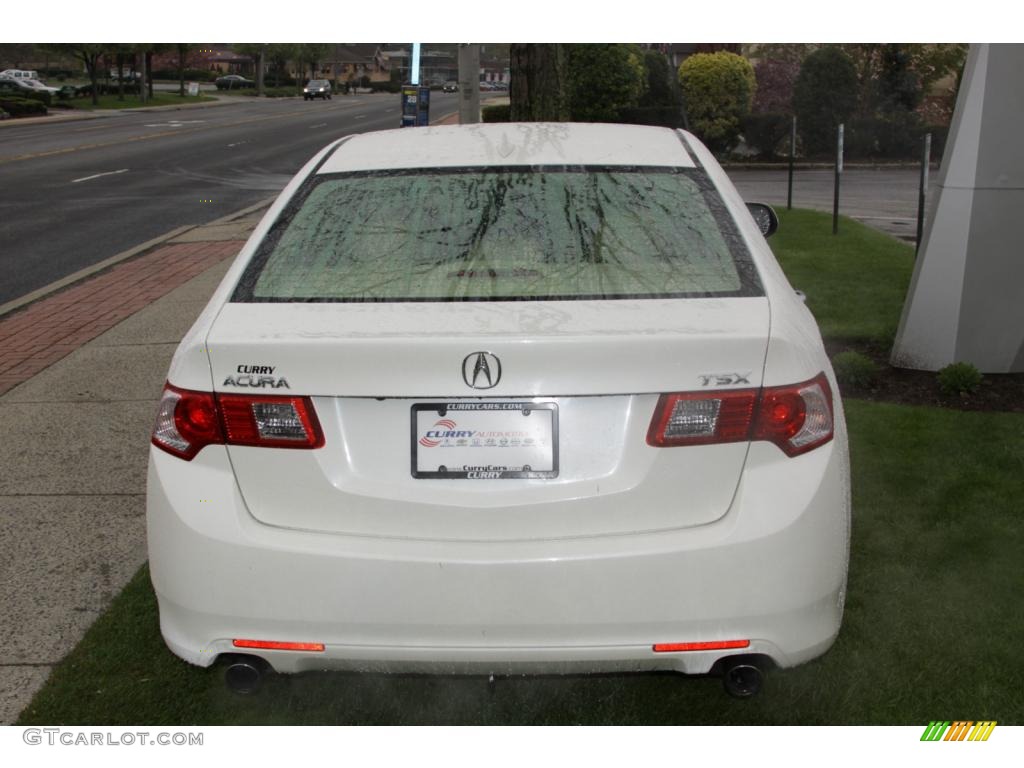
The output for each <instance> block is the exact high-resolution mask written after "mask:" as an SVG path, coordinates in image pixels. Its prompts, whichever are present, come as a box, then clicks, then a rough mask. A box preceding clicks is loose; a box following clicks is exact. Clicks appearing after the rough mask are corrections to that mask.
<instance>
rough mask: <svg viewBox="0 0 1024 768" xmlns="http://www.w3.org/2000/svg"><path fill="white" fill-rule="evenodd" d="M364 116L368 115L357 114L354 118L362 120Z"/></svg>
mask: <svg viewBox="0 0 1024 768" xmlns="http://www.w3.org/2000/svg"><path fill="white" fill-rule="evenodd" d="M364 117H366V115H356V116H355V117H354V118H353V119H354V120H362V119H363V118H364Z"/></svg>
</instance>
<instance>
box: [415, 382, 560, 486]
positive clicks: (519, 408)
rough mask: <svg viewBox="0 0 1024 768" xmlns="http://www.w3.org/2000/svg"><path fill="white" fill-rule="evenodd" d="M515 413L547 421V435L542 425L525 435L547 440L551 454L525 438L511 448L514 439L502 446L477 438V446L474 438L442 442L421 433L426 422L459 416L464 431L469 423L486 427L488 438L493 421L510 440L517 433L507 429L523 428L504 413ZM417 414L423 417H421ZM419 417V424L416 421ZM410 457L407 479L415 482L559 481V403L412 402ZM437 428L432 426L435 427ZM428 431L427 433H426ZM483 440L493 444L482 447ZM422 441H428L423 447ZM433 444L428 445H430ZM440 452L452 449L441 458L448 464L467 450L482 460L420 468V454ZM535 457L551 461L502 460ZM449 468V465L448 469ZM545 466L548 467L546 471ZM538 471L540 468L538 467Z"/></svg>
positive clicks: (460, 437) (496, 440) (544, 426)
mask: <svg viewBox="0 0 1024 768" xmlns="http://www.w3.org/2000/svg"><path fill="white" fill-rule="evenodd" d="M512 413H519V414H521V418H530V417H532V416H534V414H537V415H545V416H546V418H548V419H550V431H548V429H546V425H545V423H543V422H541V423H540V424H539V425H530V432H531V433H532V435H533V438H532V439H533V440H534V441H535V442H536V441H537V440H538V438H541V439H543V438H547V440H548V442H547V444H548V446H549V448H550V452H548V451H543V450H542V449H543V447H544V444H543V440H541V442H538V443H537V444H535V445H531V444H527V443H526V442H525V440H526V438H520V440H521V444H515V443H514V441H515V438H514V437H507V438H506V442H505V443H504V444H502V443H501V442H500V440H501V438H497V437H495V438H493V439H492V438H491V437H487V438H478V439H481V440H484V441H485V442H483V443H482V444H474V443H473V435H469V436H466V437H462V436H455V437H444V438H428V437H427V435H426V431H425V430H424V423H425V422H428V421H429V419H430V418H431V414H433V417H436V419H438V420H444V419H446V418H447V419H448V420H454V418H455V417H457V416H458V415H462V416H463V417H465V416H467V415H468V416H469V417H470V418H469V424H468V426H473V425H474V422H477V424H476V425H479V424H480V423H483V424H484V425H487V424H490V426H491V429H490V430H489V431H488V432H487V433H488V434H491V435H493V434H494V429H493V425H494V423H496V422H498V421H505V422H507V423H506V424H505V426H506V427H507V431H506V434H507V435H513V434H517V431H516V430H514V429H512V427H516V426H522V425H516V424H515V423H514V419H510V418H504V417H507V416H508V415H509V414H512ZM420 414H424V416H423V417H421V416H420ZM473 414H487V415H488V416H487V417H479V418H477V419H474V418H473ZM498 414H501V417H499V418H497V419H496V418H495V416H496V415H498ZM421 418H422V421H421ZM410 422H411V440H410V444H411V454H412V466H411V469H412V476H413V477H414V478H416V479H420V480H521V479H531V480H546V479H551V478H554V477H558V404H557V403H554V402H530V401H520V400H509V401H502V402H484V401H481V402H464V401H463V402H453V401H448V402H427V403H415V404H414V405H413V406H412V409H411V419H410ZM463 423H464V425H466V420H465V418H464V419H463ZM434 426H436V424H435V425H434ZM427 431H429V430H427ZM452 431H455V432H459V431H476V432H477V433H478V434H479V433H481V432H482V431H481V430H454V429H453V430H452ZM458 440H464V441H465V444H457V443H456V442H455V441H458ZM486 440H492V443H487V442H486ZM423 441H427V442H423ZM431 442H432V443H433V445H431V444H430V443H431ZM428 448H429V449H431V450H438V449H440V450H445V449H451V450H450V452H449V453H446V454H441V456H442V457H445V456H449V457H451V458H452V459H457V458H458V457H461V456H464V455H465V454H466V453H468V452H470V451H475V452H477V453H478V454H480V455H481V456H482V457H486V458H481V459H480V460H479V461H478V462H474V463H471V464H467V463H466V462H464V461H457V460H456V461H451V460H449V459H447V458H446V459H445V463H440V462H438V463H436V464H435V463H433V462H431V465H433V466H436V467H437V468H436V469H430V468H427V466H424V462H421V460H420V458H421V450H423V449H428ZM531 452H532V455H536V454H537V453H538V452H541V453H542V454H543V455H544V456H545V457H546V456H548V455H549V456H550V461H549V462H543V461H542V462H537V461H536V460H531V463H529V464H524V463H522V462H517V461H511V462H509V461H506V457H513V458H514V457H521V456H523V455H531ZM448 464H452V465H453V466H452V467H450V468H449V466H448ZM548 464H550V467H548ZM538 467H539V468H538Z"/></svg>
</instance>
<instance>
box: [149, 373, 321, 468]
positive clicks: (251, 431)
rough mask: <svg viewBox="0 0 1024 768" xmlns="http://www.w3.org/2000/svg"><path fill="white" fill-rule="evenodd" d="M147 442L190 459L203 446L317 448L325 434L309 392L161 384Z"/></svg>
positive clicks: (179, 456) (186, 459)
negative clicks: (240, 391) (233, 391)
mask: <svg viewBox="0 0 1024 768" xmlns="http://www.w3.org/2000/svg"><path fill="white" fill-rule="evenodd" d="M152 442H153V445H155V446H156V447H157V448H162V449H163V450H165V451H167V452H168V453H170V454H172V455H174V456H177V457H178V458H181V459H185V461H191V460H192V458H193V457H194V456H195V455H196V454H197V453H199V451H200V450H201V449H202V448H203V447H204V446H207V445H252V446H260V447H265V448H320V447H321V446H322V445H323V444H324V435H323V431H322V430H321V429H320V422H319V421H318V420H317V418H316V411H315V410H314V409H313V401H312V400H311V399H310V398H308V397H287V396H286V397H278V396H271V395H222V394H217V393H212V392H195V391H192V390H188V389H178V388H177V387H173V386H171V385H170V384H166V385H165V386H164V392H163V396H162V397H161V398H160V407H159V409H158V410H157V415H156V425H155V426H154V427H153V441H152Z"/></svg>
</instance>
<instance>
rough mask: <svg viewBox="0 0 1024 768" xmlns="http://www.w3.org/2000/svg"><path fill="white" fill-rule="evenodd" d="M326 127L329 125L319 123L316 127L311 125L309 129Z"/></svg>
mask: <svg viewBox="0 0 1024 768" xmlns="http://www.w3.org/2000/svg"><path fill="white" fill-rule="evenodd" d="M325 125H327V123H317V124H316V125H311V126H309V127H310V128H311V129H312V128H323V127H324V126H325Z"/></svg>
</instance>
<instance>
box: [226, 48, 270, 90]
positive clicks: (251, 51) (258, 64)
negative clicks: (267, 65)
mask: <svg viewBox="0 0 1024 768" xmlns="http://www.w3.org/2000/svg"><path fill="white" fill-rule="evenodd" d="M231 48H232V50H233V51H234V52H235V53H240V54H242V55H243V56H248V57H249V58H250V59H252V61H253V66H254V68H255V72H256V93H257V95H259V96H262V95H263V68H264V64H263V63H264V61H265V59H266V55H267V48H268V45H267V44H266V43H234V44H232V46H231Z"/></svg>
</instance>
